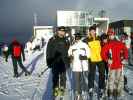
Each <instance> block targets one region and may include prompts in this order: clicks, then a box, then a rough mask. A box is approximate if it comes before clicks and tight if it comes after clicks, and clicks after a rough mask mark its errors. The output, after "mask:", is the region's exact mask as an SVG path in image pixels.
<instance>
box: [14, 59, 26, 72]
mask: <svg viewBox="0 0 133 100" xmlns="http://www.w3.org/2000/svg"><path fill="white" fill-rule="evenodd" d="M12 63H13V68H14V75H18V65H19V66H20V68H21V69H22V70H23V71H24V72H27V70H26V68H25V67H24V65H23V64H22V60H21V58H20V59H15V58H13V57H12Z"/></svg>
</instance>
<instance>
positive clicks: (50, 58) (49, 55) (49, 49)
mask: <svg viewBox="0 0 133 100" xmlns="http://www.w3.org/2000/svg"><path fill="white" fill-rule="evenodd" d="M53 49H54V47H53V39H52V38H51V39H49V41H48V44H47V48H46V62H47V65H48V67H50V68H51V67H52V66H51V64H52V62H53V60H54V57H53V52H54V50H53Z"/></svg>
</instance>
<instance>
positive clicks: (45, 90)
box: [0, 51, 133, 100]
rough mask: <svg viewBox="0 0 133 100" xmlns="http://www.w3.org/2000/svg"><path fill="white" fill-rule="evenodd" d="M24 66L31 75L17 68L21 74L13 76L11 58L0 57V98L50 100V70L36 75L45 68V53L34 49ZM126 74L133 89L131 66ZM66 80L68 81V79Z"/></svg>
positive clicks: (128, 96) (68, 97)
mask: <svg viewBox="0 0 133 100" xmlns="http://www.w3.org/2000/svg"><path fill="white" fill-rule="evenodd" d="M24 66H25V67H26V68H27V69H28V70H29V71H31V72H32V75H31V76H24V73H23V72H22V71H21V69H20V68H19V73H20V75H21V76H20V77H19V78H13V66H12V61H11V58H9V59H8V62H5V60H4V58H2V57H0V100H52V78H51V77H52V74H51V70H50V69H48V70H47V71H46V72H45V73H44V74H43V75H42V76H41V77H38V74H40V73H41V71H43V70H44V69H45V68H47V66H46V62H45V53H44V52H43V51H36V52H34V53H33V54H32V55H31V56H28V55H26V61H25V62H24ZM126 75H127V76H128V85H129V87H130V88H132V89H133V85H132V84H133V77H132V76H133V69H132V67H130V69H128V68H127V69H126ZM67 82H68V83H69V81H67ZM67 87H69V86H67ZM67 90H69V89H67ZM69 92H70V91H69ZM70 94H71V93H68V92H67V93H66V98H67V99H66V100H70V96H69V95H70ZM126 97H127V100H132V98H133V96H130V95H128V94H126ZM94 100H96V99H94Z"/></svg>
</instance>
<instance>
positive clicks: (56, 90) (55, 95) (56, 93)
mask: <svg viewBox="0 0 133 100" xmlns="http://www.w3.org/2000/svg"><path fill="white" fill-rule="evenodd" d="M53 95H54V97H57V96H58V95H59V88H54V90H53Z"/></svg>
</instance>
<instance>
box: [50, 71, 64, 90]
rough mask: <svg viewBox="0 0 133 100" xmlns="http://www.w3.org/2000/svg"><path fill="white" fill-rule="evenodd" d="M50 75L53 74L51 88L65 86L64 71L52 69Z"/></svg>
mask: <svg viewBox="0 0 133 100" xmlns="http://www.w3.org/2000/svg"><path fill="white" fill-rule="evenodd" d="M52 74H53V75H52V76H53V78H52V79H53V89H55V88H57V87H58V88H60V87H63V88H66V72H64V71H63V72H60V71H55V70H52Z"/></svg>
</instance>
